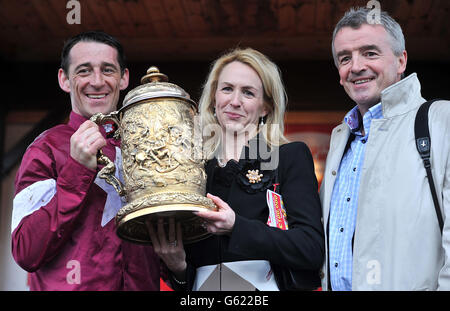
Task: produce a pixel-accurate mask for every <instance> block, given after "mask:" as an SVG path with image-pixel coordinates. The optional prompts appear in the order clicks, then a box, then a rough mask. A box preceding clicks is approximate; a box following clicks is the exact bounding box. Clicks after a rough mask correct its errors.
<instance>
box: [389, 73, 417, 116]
mask: <svg viewBox="0 0 450 311" xmlns="http://www.w3.org/2000/svg"><path fill="white" fill-rule="evenodd" d="M420 89H421V87H420V82H419V79H418V78H417V74H416V73H412V74H410V75H409V76H408V77H406V78H404V79H402V80H400V81H399V82H397V83H395V84H393V85H391V86H389V87H387V88H386V89H384V90H383V91H382V92H381V105H382V109H383V117H384V118H391V117H394V116H397V115H401V114H404V113H406V112H408V111H411V110H414V109H417V108H418V107H419V105H420V104H422V103H423V102H424V101H425V99H423V98H422V96H421V94H420Z"/></svg>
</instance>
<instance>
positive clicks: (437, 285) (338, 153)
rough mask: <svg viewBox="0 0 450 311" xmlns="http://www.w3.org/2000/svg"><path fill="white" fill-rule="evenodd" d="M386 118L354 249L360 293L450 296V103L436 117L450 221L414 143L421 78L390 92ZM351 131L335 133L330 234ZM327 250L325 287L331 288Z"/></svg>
mask: <svg viewBox="0 0 450 311" xmlns="http://www.w3.org/2000/svg"><path fill="white" fill-rule="evenodd" d="M381 102H382V109H383V119H379V120H372V124H371V127H370V136H369V140H368V142H367V146H366V152H365V159H364V166H363V169H362V172H361V183H360V189H359V201H358V208H357V219H356V229H355V236H354V247H353V274H352V289H353V290H436V289H442V290H450V257H449V256H450V221H448V220H447V217H446V215H450V102H449V101H437V102H435V103H433V105H432V106H431V108H430V111H429V128H430V136H431V163H432V173H433V177H434V182H435V186H436V190H437V193H438V197H439V204H440V206H441V210H442V214H443V217H444V234H443V237H441V234H440V230H439V225H438V220H437V216H436V211H435V209H434V206H433V200H432V196H431V192H430V188H429V184H428V180H427V177H426V171H425V169H424V166H423V161H422V159H421V158H420V156H419V154H418V152H417V149H416V145H415V139H414V120H415V116H416V113H417V110H418V108H419V106H420V105H421V104H422V103H423V102H425V99H423V98H422V96H421V93H420V83H419V80H418V79H417V75H416V74H411V75H410V76H408V77H407V78H405V79H403V80H401V81H399V82H398V83H396V84H394V85H392V86H390V87H388V88H386V89H385V90H384V91H383V92H382V95H381ZM349 135H350V130H349V128H348V126H347V125H346V124H344V123H343V124H341V125H339V126H337V127H336V128H334V129H333V132H332V136H331V142H330V150H329V153H328V157H327V161H326V167H325V173H324V179H323V181H322V185H321V189H320V196H321V200H322V207H323V224H324V228H325V232H326V231H327V223H328V216H329V212H330V200H331V193H332V191H333V186H334V182H335V180H336V176H337V173H338V168H339V164H340V161H341V158H342V155H343V152H344V148H345V145H346V143H347V140H348V137H349ZM326 242H327V247H326V249H327V252H326V260H325V265H324V267H323V274H324V277H323V279H322V286H323V289H324V290H326V289H327V285H328V275H327V273H328V271H327V264H328V232H326Z"/></svg>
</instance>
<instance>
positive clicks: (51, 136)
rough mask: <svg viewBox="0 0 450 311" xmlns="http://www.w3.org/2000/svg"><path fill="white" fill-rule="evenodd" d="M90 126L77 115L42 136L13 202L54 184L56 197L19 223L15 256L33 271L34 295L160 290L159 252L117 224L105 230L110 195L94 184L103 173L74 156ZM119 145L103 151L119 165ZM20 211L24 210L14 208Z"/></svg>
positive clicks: (111, 142)
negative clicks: (78, 138) (78, 135)
mask: <svg viewBox="0 0 450 311" xmlns="http://www.w3.org/2000/svg"><path fill="white" fill-rule="evenodd" d="M85 120H86V119H84V118H83V117H81V116H79V115H77V114H75V113H73V112H72V114H71V116H70V121H69V123H68V124H67V125H59V126H56V127H54V128H52V129H50V130H48V131H46V132H44V133H42V134H41V135H40V136H39V137H38V138H37V139H36V140H35V141H34V142H33V144H32V145H31V146H30V147H29V148H28V149H27V151H26V153H25V155H24V157H23V160H22V164H21V166H20V168H19V171H18V173H17V176H16V182H15V188H16V193H15V195H16V196H17V194H19V193H20V192H21V191H24V190H25V189H26V188H28V187H30V186H31V185H33V184H35V183H36V182H39V181H44V180H49V179H52V180H54V181H55V183H56V193H55V194H54V196H53V197H52V198H51V200H50V201H49V202H48V204H45V205H44V206H41V207H40V208H39V209H37V210H35V211H34V212H33V213H32V214H30V215H28V216H25V217H23V218H22V219H21V220H20V222H19V224H18V226H17V228H15V230H14V231H13V233H12V254H13V257H14V259H15V260H16V261H17V263H18V264H19V265H20V266H21V267H22V268H23V269H25V270H27V271H29V272H32V273H31V274H30V289H31V290H159V284H158V279H159V271H160V267H159V258H158V257H157V256H156V254H155V253H154V251H153V248H152V247H151V246H142V245H136V244H132V243H128V242H125V241H122V240H121V239H119V238H118V237H117V235H116V233H115V229H116V228H115V223H114V219H113V220H111V221H109V222H108V223H107V224H106V225H105V226H104V227H102V226H101V220H102V215H103V211H104V208H105V202H106V198H107V195H106V192H105V191H104V190H103V189H102V188H100V187H99V186H97V184H95V183H94V180H95V178H96V174H97V172H96V171H93V170H90V169H88V168H86V167H84V166H83V165H81V164H79V163H78V162H77V161H75V160H74V159H72V158H71V157H70V155H69V151H70V145H69V144H70V137H71V135H72V134H73V133H74V132H75V130H76V129H78V127H79V126H80V125H81V123H83V122H84V121H85ZM103 134H104V135H106V134H105V133H104V131H103ZM118 145H119V142H118V141H115V140H114V139H108V145H107V146H106V147H105V148H103V152H104V153H105V154H106V155H107V156H108V157H109V158H110V159H112V160H113V159H115V156H116V150H115V146H118ZM29 189H31V188H29ZM25 193H27V192H25ZM27 195H28V193H27ZM32 196H33V193H32V192H31V194H30V200H31V199H32ZM21 208H22V209H24V208H25V209H26V206H24V204H23V203H22V204H14V209H21Z"/></svg>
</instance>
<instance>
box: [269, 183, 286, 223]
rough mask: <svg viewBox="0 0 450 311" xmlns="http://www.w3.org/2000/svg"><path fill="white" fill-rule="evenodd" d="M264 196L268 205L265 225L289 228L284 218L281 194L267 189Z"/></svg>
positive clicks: (284, 211)
mask: <svg viewBox="0 0 450 311" xmlns="http://www.w3.org/2000/svg"><path fill="white" fill-rule="evenodd" d="M266 198H267V206H268V207H269V218H268V219H267V225H269V226H270V227H277V228H280V229H282V230H287V229H289V227H288V222H287V219H286V218H287V215H286V210H285V208H284V204H283V198H282V197H281V194H279V193H276V192H274V191H272V190H267V194H266Z"/></svg>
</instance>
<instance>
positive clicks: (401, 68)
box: [397, 50, 408, 76]
mask: <svg viewBox="0 0 450 311" xmlns="http://www.w3.org/2000/svg"><path fill="white" fill-rule="evenodd" d="M407 62H408V54H407V53H406V50H405V51H403V53H402V55H401V56H400V57H399V58H398V71H397V73H398V74H399V75H400V76H401V75H402V74H403V73H404V72H405V70H406V63H407Z"/></svg>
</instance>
